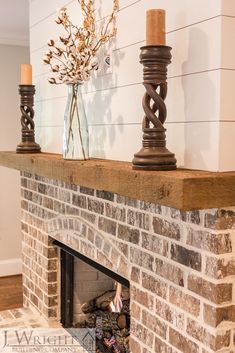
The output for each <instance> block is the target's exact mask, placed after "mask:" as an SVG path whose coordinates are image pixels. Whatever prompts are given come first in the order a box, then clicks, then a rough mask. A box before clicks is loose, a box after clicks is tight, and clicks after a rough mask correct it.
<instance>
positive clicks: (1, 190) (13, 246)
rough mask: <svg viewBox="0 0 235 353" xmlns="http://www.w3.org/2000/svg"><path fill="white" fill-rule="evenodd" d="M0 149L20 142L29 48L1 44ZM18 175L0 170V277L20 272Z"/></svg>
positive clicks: (11, 146)
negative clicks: (21, 99) (20, 89)
mask: <svg viewBox="0 0 235 353" xmlns="http://www.w3.org/2000/svg"><path fill="white" fill-rule="evenodd" d="M0 53H1V55H0V77H1V85H0V101H1V104H0V125H1V128H0V150H15V149H16V146H17V144H18V143H19V142H20V130H21V125H20V110H19V95H18V84H19V79H20V77H19V73H20V64H21V63H24V62H26V63H27V62H29V48H28V47H21V46H7V45H0ZM20 238H21V230H20V177H19V172H17V171H13V170H10V169H7V168H3V167H0V276H3V275H11V274H16V273H19V272H20V271H21V260H20V258H21V244H20Z"/></svg>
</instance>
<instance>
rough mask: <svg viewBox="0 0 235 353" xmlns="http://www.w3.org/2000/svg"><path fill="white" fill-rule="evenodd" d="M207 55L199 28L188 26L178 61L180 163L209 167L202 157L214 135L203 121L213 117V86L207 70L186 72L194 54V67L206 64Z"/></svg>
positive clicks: (203, 66)
mask: <svg viewBox="0 0 235 353" xmlns="http://www.w3.org/2000/svg"><path fill="white" fill-rule="evenodd" d="M208 55H209V54H208V38H207V37H206V35H205V34H204V32H203V31H201V30H199V29H198V28H192V29H191V30H190V34H189V49H188V60H187V61H186V62H184V63H183V65H182V73H183V74H185V75H184V76H182V87H183V91H184V98H185V99H184V103H185V106H184V112H185V153H184V164H185V165H186V166H187V168H194V169H195V168H200V169H208V167H210V166H208V163H207V162H206V161H207V160H208V154H209V153H210V152H209V151H210V150H211V148H212V146H211V144H212V142H213V139H214V138H215V136H212V131H211V129H208V123H205V122H208V121H212V119H213V120H214V117H215V105H216V90H215V86H214V84H213V82H212V81H211V78H210V75H209V74H208V73H207V72H202V73H195V74H194V75H189V76H188V75H187V73H190V72H189V70H190V69H189V68H190V65H191V60H193V58H194V57H196V58H197V67H199V68H206V67H208V65H207V64H208ZM192 82H193V85H192ZM208 97H209V101H208Z"/></svg>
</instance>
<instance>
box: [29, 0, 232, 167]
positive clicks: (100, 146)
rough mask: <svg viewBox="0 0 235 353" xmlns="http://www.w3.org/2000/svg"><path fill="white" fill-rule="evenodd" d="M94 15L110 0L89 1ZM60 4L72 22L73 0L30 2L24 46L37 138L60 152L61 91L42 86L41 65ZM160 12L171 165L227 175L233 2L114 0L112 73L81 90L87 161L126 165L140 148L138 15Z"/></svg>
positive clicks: (76, 16)
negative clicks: (167, 51) (168, 52)
mask: <svg viewBox="0 0 235 353" xmlns="http://www.w3.org/2000/svg"><path fill="white" fill-rule="evenodd" d="M95 3H96V8H97V14H98V18H103V17H105V16H106V15H107V14H109V13H110V9H111V5H112V1H111V0H96V1H95ZM63 5H66V6H67V7H68V11H69V13H70V14H71V18H72V20H73V21H74V22H77V24H79V23H80V20H81V15H80V11H79V6H78V3H77V0H72V1H67V2H66V0H50V1H46V0H31V2H30V47H31V62H32V65H33V70H34V83H35V84H36V89H37V93H36V99H35V110H36V117H35V119H36V126H37V140H38V142H39V143H40V144H41V146H42V149H43V150H44V151H48V152H56V153H61V149H62V131H63V114H64V109H65V103H66V96H67V89H66V86H64V85H59V86H51V85H50V84H49V83H48V82H47V77H48V67H47V66H45V65H43V64H42V56H43V54H44V53H45V51H46V50H47V48H46V43H47V40H48V39H49V38H56V37H57V36H58V34H59V26H58V25H56V24H55V22H54V19H55V18H56V9H58V8H60V7H62V6H63ZM149 8H164V9H165V10H166V13H167V44H168V45H170V46H172V48H173V50H172V55H173V60H172V64H171V65H170V66H169V75H168V77H169V79H168V85H169V90H168V97H167V100H166V103H167V107H168V117H167V123H166V127H167V141H168V148H169V149H170V150H171V151H172V152H175V154H176V157H177V160H178V166H184V167H186V168H194V169H204V170H211V171H225V170H235V154H234V153H232V152H231V153H229V151H232V150H233V149H234V147H235V141H234V136H235V115H234V110H235V108H234V106H235V105H234V104H233V100H234V99H233V87H234V82H235V81H234V79H235V70H234V69H235V60H234V52H235V48H234V43H235V40H234V39H235V38H234V36H235V3H234V0H177V1H175V0H137V1H136V0H120V11H119V13H118V19H117V26H118V34H117V38H116V40H115V42H113V43H112V46H111V52H112V62H113V65H112V73H111V74H108V75H103V76H100V75H99V76H97V77H94V78H93V79H92V80H91V81H90V82H88V83H87V84H85V85H84V93H83V97H84V101H85V107H86V112H87V116H88V121H89V131H90V151H91V156H92V157H97V158H107V159H117V160H127V161H131V160H132V157H133V154H134V153H135V152H137V151H138V150H139V148H140V147H141V136H142V132H141V122H142V117H143V111H142V107H141V100H142V96H143V93H144V88H143V86H142V84H141V82H142V67H141V65H140V64H139V53H140V50H139V48H140V46H142V45H144V43H145V12H146V10H147V9H149Z"/></svg>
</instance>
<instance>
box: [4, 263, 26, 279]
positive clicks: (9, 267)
mask: <svg viewBox="0 0 235 353" xmlns="http://www.w3.org/2000/svg"><path fill="white" fill-rule="evenodd" d="M21 273H22V260H21V259H9V260H2V261H0V277H4V276H13V275H18V274H21Z"/></svg>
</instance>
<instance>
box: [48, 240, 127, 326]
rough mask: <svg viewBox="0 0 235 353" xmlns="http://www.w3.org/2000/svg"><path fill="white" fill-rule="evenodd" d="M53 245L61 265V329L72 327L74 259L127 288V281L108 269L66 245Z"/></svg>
mask: <svg viewBox="0 0 235 353" xmlns="http://www.w3.org/2000/svg"><path fill="white" fill-rule="evenodd" d="M53 243H54V245H56V246H58V247H59V248H60V265H61V284H60V291H61V324H62V325H63V327H65V328H66V327H72V325H73V295H74V293H73V289H74V257H77V258H79V259H81V260H82V261H84V262H86V263H87V264H88V265H90V266H92V267H94V268H95V269H97V270H98V271H100V272H103V273H104V274H105V275H107V276H109V277H111V278H113V279H114V280H115V281H117V282H119V283H121V284H122V285H123V286H125V287H127V288H129V287H130V283H129V281H128V280H127V279H126V278H124V277H122V276H120V275H118V274H117V273H115V272H113V271H111V270H110V269H109V268H107V267H104V266H102V265H101V264H99V263H97V262H95V261H93V260H91V259H90V258H89V257H87V256H85V255H82V254H80V253H79V252H77V251H76V250H74V249H72V248H70V247H69V246H67V245H64V244H63V243H61V242H59V241H58V240H54V242H53Z"/></svg>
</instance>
